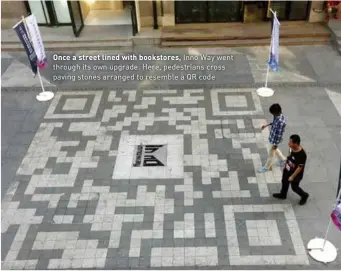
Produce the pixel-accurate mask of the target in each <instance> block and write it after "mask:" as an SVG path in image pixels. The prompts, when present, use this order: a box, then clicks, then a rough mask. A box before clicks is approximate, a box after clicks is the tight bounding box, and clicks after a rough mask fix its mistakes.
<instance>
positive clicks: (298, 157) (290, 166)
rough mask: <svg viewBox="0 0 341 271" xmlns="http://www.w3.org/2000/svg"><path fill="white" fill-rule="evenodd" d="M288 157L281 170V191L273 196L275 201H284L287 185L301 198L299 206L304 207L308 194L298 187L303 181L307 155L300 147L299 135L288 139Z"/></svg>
mask: <svg viewBox="0 0 341 271" xmlns="http://www.w3.org/2000/svg"><path fill="white" fill-rule="evenodd" d="M289 148H290V150H289V156H288V158H287V162H286V164H285V166H284V169H283V175H282V189H281V192H280V193H276V194H273V197H275V198H277V199H286V198H287V194H288V190H289V185H291V188H292V190H293V191H294V192H295V193H296V194H298V195H299V196H300V197H301V200H300V202H299V203H300V205H304V204H305V203H306V202H307V200H308V197H309V194H308V193H307V192H305V191H304V190H303V189H302V188H301V187H300V182H301V181H302V179H303V174H304V168H305V164H306V161H307V154H306V153H305V151H304V149H303V148H302V146H301V138H300V136H299V135H291V136H290V139H289Z"/></svg>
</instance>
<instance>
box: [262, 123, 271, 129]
mask: <svg viewBox="0 0 341 271" xmlns="http://www.w3.org/2000/svg"><path fill="white" fill-rule="evenodd" d="M271 125H272V122H270V123H269V124H266V125H263V126H262V130H264V129H265V128H266V127H268V126H271Z"/></svg>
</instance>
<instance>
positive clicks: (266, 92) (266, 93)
mask: <svg viewBox="0 0 341 271" xmlns="http://www.w3.org/2000/svg"><path fill="white" fill-rule="evenodd" d="M269 10H270V12H271V13H272V14H273V18H272V19H271V34H270V47H269V59H268V63H267V69H266V77H265V86H264V87H261V88H259V89H257V94H258V95H259V96H261V97H271V96H272V95H273V94H274V91H273V90H272V89H271V88H268V80H269V72H270V64H269V62H270V59H271V50H272V45H273V33H274V20H275V19H276V20H277V13H276V11H273V10H272V9H271V8H270V9H269ZM277 23H278V24H280V23H279V22H278V20H277Z"/></svg>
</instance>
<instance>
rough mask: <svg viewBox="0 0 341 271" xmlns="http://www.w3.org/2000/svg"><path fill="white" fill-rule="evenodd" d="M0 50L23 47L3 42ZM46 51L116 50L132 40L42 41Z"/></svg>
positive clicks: (129, 46)
mask: <svg viewBox="0 0 341 271" xmlns="http://www.w3.org/2000/svg"><path fill="white" fill-rule="evenodd" d="M1 47H2V48H1V50H2V51H3V52H17V51H22V50H23V47H22V45H21V44H20V43H14V42H3V43H2V44H1ZM44 47H45V50H46V51H72V50H79V51H80V50H84V51H88V50H89V51H90V50H117V49H127V48H132V47H133V42H132V41H131V40H121V41H116V40H115V41H109V40H108V41H104V42H103V41H100V42H93V41H91V42H90V41H88V42H85V41H80V42H46V43H44Z"/></svg>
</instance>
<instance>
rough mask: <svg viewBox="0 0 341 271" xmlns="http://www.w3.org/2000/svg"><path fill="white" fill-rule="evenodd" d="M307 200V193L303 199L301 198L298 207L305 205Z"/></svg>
mask: <svg viewBox="0 0 341 271" xmlns="http://www.w3.org/2000/svg"><path fill="white" fill-rule="evenodd" d="M308 198H309V194H308V193H307V195H306V196H305V197H302V198H301V200H300V205H304V204H306V202H307V200H308Z"/></svg>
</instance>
